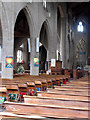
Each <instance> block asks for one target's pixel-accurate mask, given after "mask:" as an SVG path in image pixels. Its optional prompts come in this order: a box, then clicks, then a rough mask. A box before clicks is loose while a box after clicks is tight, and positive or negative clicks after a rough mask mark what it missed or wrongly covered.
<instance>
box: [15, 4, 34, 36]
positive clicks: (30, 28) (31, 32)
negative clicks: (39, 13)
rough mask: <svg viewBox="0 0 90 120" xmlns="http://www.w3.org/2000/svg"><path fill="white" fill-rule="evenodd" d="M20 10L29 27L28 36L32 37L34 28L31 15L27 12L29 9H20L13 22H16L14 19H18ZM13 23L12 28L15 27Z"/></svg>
mask: <svg viewBox="0 0 90 120" xmlns="http://www.w3.org/2000/svg"><path fill="white" fill-rule="evenodd" d="M21 10H23V11H24V13H25V16H26V18H27V21H28V25H29V32H30V36H31V37H33V34H34V30H35V27H34V22H33V18H32V15H31V13H30V11H29V9H28V7H27V6H25V7H23V8H21V9H20V10H19V11H18V12H17V14H16V16H15V20H14V21H15V22H16V19H17V17H18V14H19V13H20V11H21ZM15 22H14V27H15Z"/></svg>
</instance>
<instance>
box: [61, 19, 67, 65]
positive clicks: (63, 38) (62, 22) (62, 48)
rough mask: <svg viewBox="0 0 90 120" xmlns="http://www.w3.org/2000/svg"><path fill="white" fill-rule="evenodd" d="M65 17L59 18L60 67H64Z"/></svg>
mask: <svg viewBox="0 0 90 120" xmlns="http://www.w3.org/2000/svg"><path fill="white" fill-rule="evenodd" d="M65 26H66V22H65V17H62V18H61V41H60V54H61V61H62V67H65V39H66V36H65V35H66V31H65Z"/></svg>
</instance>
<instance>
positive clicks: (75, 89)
mask: <svg viewBox="0 0 90 120" xmlns="http://www.w3.org/2000/svg"><path fill="white" fill-rule="evenodd" d="M55 89H59V90H67V91H68V90H71V91H90V89H89V88H79V87H64V86H63V87H59V86H55Z"/></svg>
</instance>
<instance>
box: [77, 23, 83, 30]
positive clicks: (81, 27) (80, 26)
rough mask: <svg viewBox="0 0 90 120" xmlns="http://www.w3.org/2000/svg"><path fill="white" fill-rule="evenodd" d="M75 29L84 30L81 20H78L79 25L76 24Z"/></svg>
mask: <svg viewBox="0 0 90 120" xmlns="http://www.w3.org/2000/svg"><path fill="white" fill-rule="evenodd" d="M77 30H78V32H83V31H84V29H83V25H82V22H81V21H80V22H79V25H78V27H77Z"/></svg>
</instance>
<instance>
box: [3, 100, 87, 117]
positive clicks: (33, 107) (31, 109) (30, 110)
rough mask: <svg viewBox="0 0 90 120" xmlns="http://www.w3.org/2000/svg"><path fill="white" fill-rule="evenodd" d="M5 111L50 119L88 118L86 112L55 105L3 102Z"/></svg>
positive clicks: (85, 110)
mask: <svg viewBox="0 0 90 120" xmlns="http://www.w3.org/2000/svg"><path fill="white" fill-rule="evenodd" d="M5 106H6V111H7V112H8V111H9V112H10V111H11V112H13V113H15V114H18V115H19V114H21V115H32V114H33V115H41V116H43V117H51V118H62V117H63V118H88V110H87V109H83V110H82V109H81V108H69V107H61V106H55V105H38V104H26V103H14V102H5Z"/></svg>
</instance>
